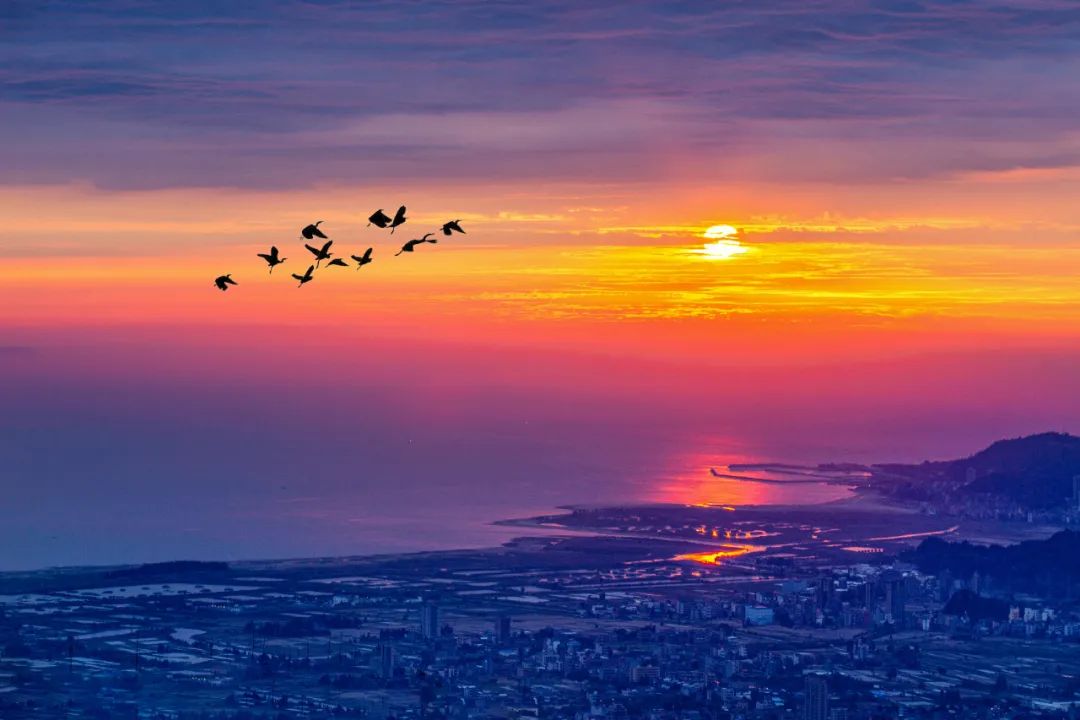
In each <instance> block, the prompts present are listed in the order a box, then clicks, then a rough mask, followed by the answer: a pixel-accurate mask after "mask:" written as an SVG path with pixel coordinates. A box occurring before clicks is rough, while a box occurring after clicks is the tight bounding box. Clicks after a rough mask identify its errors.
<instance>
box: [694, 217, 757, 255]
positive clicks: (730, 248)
mask: <svg viewBox="0 0 1080 720" xmlns="http://www.w3.org/2000/svg"><path fill="white" fill-rule="evenodd" d="M738 234H739V231H738V230H737V229H736V228H734V227H732V226H731V225H713V226H712V227H710V228H709V229H708V230H706V231H705V237H706V238H707V239H709V240H715V241H716V242H711V243H705V245H704V247H703V248H702V249H701V251H700V252H701V254H702V255H704V256H705V257H707V258H710V259H713V260H728V259H730V258H733V257H735V256H736V255H742V254H743V253H745V252H747V250H748V248H747V247H746V246H745V245H743V244H742V243H741V242H739V241H738V239H737V238H736V236H737V235H738Z"/></svg>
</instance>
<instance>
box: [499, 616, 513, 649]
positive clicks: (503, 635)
mask: <svg viewBox="0 0 1080 720" xmlns="http://www.w3.org/2000/svg"><path fill="white" fill-rule="evenodd" d="M512 637H513V634H512V632H511V630H510V616H509V615H499V616H498V617H497V618H495V641H496V642H497V643H499V644H500V645H503V644H506V643H508V642H510V639H511V638H512Z"/></svg>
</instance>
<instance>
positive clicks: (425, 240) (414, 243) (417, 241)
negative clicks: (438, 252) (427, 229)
mask: <svg viewBox="0 0 1080 720" xmlns="http://www.w3.org/2000/svg"><path fill="white" fill-rule="evenodd" d="M434 234H435V233H428V234H426V235H424V237H422V238H416V239H415V240H410V241H409V242H407V243H405V244H404V245H402V246H401V249H400V250H398V251H397V252H396V253H394V257H397V256H398V255H400V254H401V253H403V252H412V251H413V248H415V247H416V246H417V245H422V244H424V243H437V242H439V240H438V238H436V239H435V240H428V238H429V237H431V236H432V235H434Z"/></svg>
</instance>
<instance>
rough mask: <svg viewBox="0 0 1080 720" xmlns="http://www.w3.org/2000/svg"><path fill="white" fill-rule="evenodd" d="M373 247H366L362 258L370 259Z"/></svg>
mask: <svg viewBox="0 0 1080 720" xmlns="http://www.w3.org/2000/svg"><path fill="white" fill-rule="evenodd" d="M374 249H375V248H368V249H367V250H365V251H364V259H365V260H370V259H371V251H372V250H374Z"/></svg>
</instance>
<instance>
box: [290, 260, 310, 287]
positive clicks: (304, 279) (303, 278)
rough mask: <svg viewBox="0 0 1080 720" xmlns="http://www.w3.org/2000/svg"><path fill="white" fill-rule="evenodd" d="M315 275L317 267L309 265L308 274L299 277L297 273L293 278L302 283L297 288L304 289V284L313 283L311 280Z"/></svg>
mask: <svg viewBox="0 0 1080 720" xmlns="http://www.w3.org/2000/svg"><path fill="white" fill-rule="evenodd" d="M314 273H315V266H314V265H308V269H307V272H306V273H304V274H303V275H297V274H296V273H293V274H292V276H293V277H294V278H296V279H297V280H299V281H300V284H299V285H297V286H296V287H304V283H306V282H311V278H312V277H314Z"/></svg>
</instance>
